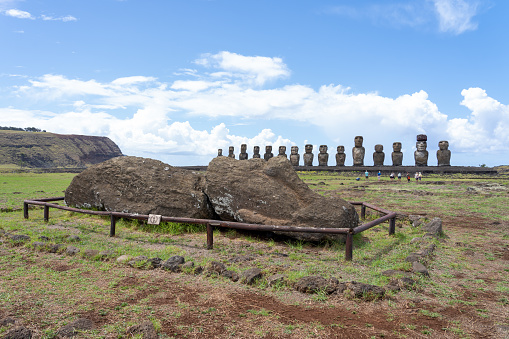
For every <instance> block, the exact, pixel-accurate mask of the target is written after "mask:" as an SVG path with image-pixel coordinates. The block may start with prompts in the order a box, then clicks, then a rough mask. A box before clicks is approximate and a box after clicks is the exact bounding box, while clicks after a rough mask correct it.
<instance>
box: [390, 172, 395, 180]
mask: <svg viewBox="0 0 509 339" xmlns="http://www.w3.org/2000/svg"><path fill="white" fill-rule="evenodd" d="M389 178H391V181H392V180H394V172H392V173H391V175H389Z"/></svg>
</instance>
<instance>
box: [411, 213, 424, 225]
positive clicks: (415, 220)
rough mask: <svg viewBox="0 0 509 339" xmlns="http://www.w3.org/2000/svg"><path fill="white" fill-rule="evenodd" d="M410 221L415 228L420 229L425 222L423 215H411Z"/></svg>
mask: <svg viewBox="0 0 509 339" xmlns="http://www.w3.org/2000/svg"><path fill="white" fill-rule="evenodd" d="M408 219H410V221H411V222H412V226H413V227H419V226H420V225H421V224H422V223H423V222H424V217H423V216H422V215H409V216H408Z"/></svg>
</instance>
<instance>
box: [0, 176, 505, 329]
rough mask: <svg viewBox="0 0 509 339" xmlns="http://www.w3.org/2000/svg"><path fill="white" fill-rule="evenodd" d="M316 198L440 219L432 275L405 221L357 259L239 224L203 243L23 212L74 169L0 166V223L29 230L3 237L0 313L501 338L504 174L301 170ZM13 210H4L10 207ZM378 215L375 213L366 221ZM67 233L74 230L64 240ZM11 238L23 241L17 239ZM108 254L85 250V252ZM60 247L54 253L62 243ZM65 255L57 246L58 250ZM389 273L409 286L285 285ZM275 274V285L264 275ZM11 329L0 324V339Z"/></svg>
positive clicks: (362, 241)
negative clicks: (143, 262) (173, 262)
mask: <svg viewBox="0 0 509 339" xmlns="http://www.w3.org/2000/svg"><path fill="white" fill-rule="evenodd" d="M300 176H301V178H302V179H303V180H304V181H305V182H306V183H307V184H308V185H309V186H310V187H311V188H312V189H313V190H315V191H317V192H318V193H320V194H323V195H331V196H332V195H334V196H336V195H337V196H340V197H342V198H344V199H346V200H349V201H354V200H355V201H365V202H371V203H374V204H376V205H378V206H380V207H383V208H386V209H390V210H394V211H397V212H399V213H402V214H407V215H410V214H419V215H422V216H425V217H426V218H428V219H432V218H434V217H440V218H442V220H443V222H444V236H443V237H442V238H440V239H435V240H432V241H431V243H433V244H435V245H436V250H435V252H434V254H433V256H431V257H429V258H427V260H426V262H425V264H426V266H427V268H428V271H429V274H430V276H429V277H425V276H421V275H416V274H412V273H411V264H410V263H408V262H406V261H405V257H406V256H407V255H408V254H410V253H412V252H415V251H417V250H419V249H420V248H421V246H422V243H420V242H419V241H415V239H416V238H420V237H422V236H423V235H424V231H423V230H422V229H421V228H419V227H412V226H411V224H410V222H409V221H408V220H407V219H405V218H401V219H398V221H397V230H396V235H395V236H389V235H388V231H387V229H388V224H383V225H381V226H378V227H376V228H374V229H371V230H369V231H367V232H364V233H362V234H359V235H356V236H355V239H354V260H353V261H351V262H347V261H345V260H344V245H343V244H342V243H334V242H329V243H324V244H308V243H305V242H299V241H291V240H282V241H277V240H275V239H273V238H270V237H263V238H259V237H256V236H254V235H253V234H239V233H236V232H235V231H227V232H220V231H217V230H216V231H215V232H214V237H215V238H214V249H213V250H206V246H205V245H206V244H205V242H206V237H205V232H204V230H203V229H202V228H201V229H200V228H196V227H192V226H189V225H175V224H165V225H163V226H162V227H159V228H154V227H153V226H151V227H149V226H147V225H144V224H140V223H137V222H130V221H120V222H118V223H117V232H116V234H117V236H116V237H115V238H110V237H108V234H109V219H105V218H100V217H91V216H86V215H81V214H72V213H69V212H63V211H59V210H51V212H50V220H49V222H48V223H45V222H44V221H43V220H42V210H40V209H35V210H31V211H30V218H29V219H28V220H25V219H23V217H22V212H21V211H18V210H17V209H18V208H20V207H21V204H22V201H23V200H24V199H27V198H41V197H52V196H62V195H63V193H62V191H63V190H65V188H66V187H67V185H68V184H69V183H70V181H71V180H72V177H73V174H18V175H16V174H4V175H0V184H1V185H2V186H0V187H2V188H1V189H0V199H1V200H0V207H1V208H2V211H4V212H2V213H1V214H0V220H1V224H0V228H1V229H3V230H4V231H6V232H9V233H10V234H23V235H28V236H30V238H31V240H30V241H29V242H28V243H25V244H15V243H12V242H11V241H10V240H9V239H8V238H7V237H5V236H4V237H3V238H0V241H1V243H0V280H1V283H0V320H1V319H2V318H5V317H8V316H9V317H12V318H15V319H16V320H17V321H18V325H23V326H26V327H27V328H30V329H32V331H33V334H34V337H38V338H55V337H56V333H57V330H58V329H59V328H61V327H62V326H64V325H66V324H68V323H70V322H71V321H74V320H75V319H77V318H79V317H85V318H88V319H91V320H92V321H93V323H94V328H93V329H91V330H89V331H86V332H84V333H80V334H78V335H77V337H78V338H121V337H129V336H128V335H127V334H126V333H127V332H126V331H127V329H128V328H129V327H130V326H133V325H136V324H140V323H142V322H143V321H150V322H151V323H152V324H153V326H154V328H155V329H156V331H157V334H158V336H159V337H160V338H171V337H179V338H180V337H188V338H201V337H206V338H208V337H218V338H227V337H232V338H233V337H235V338H238V337H243V338H260V337H266V338H275V337H277V338H312V337H320V338H426V337H428V338H505V337H508V336H509V287H508V286H509V265H508V263H509V245H508V244H509V181H508V180H507V179H506V178H503V177H501V178H498V179H493V178H483V177H478V176H476V177H474V176H465V175H456V176H449V177H439V176H432V177H427V178H424V180H423V181H422V182H421V183H419V184H417V183H415V182H414V181H411V182H410V183H406V182H401V183H399V182H397V180H396V181H392V182H391V181H390V180H389V179H388V178H382V180H381V181H380V182H379V181H377V180H376V178H374V179H370V180H369V181H366V180H364V179H361V180H360V181H357V180H355V176H348V175H339V174H330V173H301V174H300ZM6 211H12V212H6ZM369 217H375V216H373V215H372V216H369ZM69 235H77V236H79V241H77V242H70V240H68V239H69V238H67V237H68V236H69ZM41 236H45V237H48V238H49V239H50V243H51V244H55V243H59V244H63V245H65V246H76V247H78V248H80V249H81V252H80V254H78V255H75V256H68V255H65V254H62V253H59V251H56V252H57V253H49V252H48V251H47V250H43V251H39V250H34V249H33V248H32V246H31V244H33V243H34V242H36V241H39V240H38V239H39V237H41ZM18 245H19V246H18ZM86 249H88V250H98V251H105V253H107V255H103V256H101V255H98V254H97V253H95V255H91V256H86V255H83V253H84V252H85V250H86ZM61 250H62V249H61ZM61 250H60V251H61ZM120 255H128V256H130V257H135V256H138V255H145V256H147V257H148V258H153V257H159V258H162V259H163V260H166V259H168V258H169V257H170V256H173V255H182V256H184V257H185V259H186V262H193V263H194V265H195V267H196V266H199V265H200V266H204V267H206V266H207V265H208V264H209V263H210V262H211V261H219V262H222V263H224V264H226V265H227V267H228V269H229V270H232V271H235V272H237V273H242V272H243V271H244V270H246V269H248V268H252V267H259V268H260V269H261V270H262V272H263V274H264V276H263V278H262V279H260V280H258V281H257V282H256V283H255V284H254V285H251V286H248V285H244V284H241V283H239V282H233V281H231V280H229V279H226V278H224V277H220V276H219V277H218V276H216V275H214V274H212V275H208V274H200V275H194V274H192V272H193V269H192V268H187V269H184V270H183V272H182V273H169V272H166V271H162V270H160V269H156V270H149V269H137V268H132V267H129V266H127V265H126V264H119V263H117V262H116V260H115V258H117V257H119V256H120ZM389 269H393V270H401V271H402V272H405V273H408V275H409V276H411V277H412V279H414V280H415V281H416V283H415V285H414V286H413V287H412V288H410V289H403V290H402V291H399V292H388V293H387V295H386V297H385V298H384V299H381V300H375V301H370V302H367V301H363V300H362V299H350V298H346V297H345V296H344V295H342V294H331V295H327V294H326V293H316V294H302V293H300V292H296V291H295V290H294V288H293V287H292V285H293V283H294V282H296V281H297V280H298V279H299V278H301V277H303V276H307V275H320V276H323V277H326V278H329V277H335V278H337V279H338V280H339V281H352V280H355V281H358V282H363V283H368V284H374V285H378V286H384V285H386V284H387V283H389V282H390V281H391V279H393V278H392V277H387V276H385V275H382V272H384V271H386V270H389ZM276 273H278V274H283V275H284V276H285V280H284V281H283V282H281V283H278V284H275V285H273V286H269V285H268V280H267V278H268V277H269V276H270V275H273V274H276ZM11 328H12V325H6V326H3V327H1V326H0V337H1V336H2V333H5V332H7V331H8V330H10V329H11Z"/></svg>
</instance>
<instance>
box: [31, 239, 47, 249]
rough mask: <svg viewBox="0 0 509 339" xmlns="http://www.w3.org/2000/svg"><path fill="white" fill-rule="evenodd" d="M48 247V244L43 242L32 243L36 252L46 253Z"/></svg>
mask: <svg viewBox="0 0 509 339" xmlns="http://www.w3.org/2000/svg"><path fill="white" fill-rule="evenodd" d="M46 246H47V244H46V243H43V242H41V241H34V242H33V243H32V247H33V248H34V250H37V251H44V250H45V249H46Z"/></svg>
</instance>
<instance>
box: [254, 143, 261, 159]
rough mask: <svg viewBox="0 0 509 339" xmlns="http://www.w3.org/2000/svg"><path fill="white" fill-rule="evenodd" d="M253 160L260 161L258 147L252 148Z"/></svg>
mask: <svg viewBox="0 0 509 339" xmlns="http://www.w3.org/2000/svg"><path fill="white" fill-rule="evenodd" d="M253 158H254V159H260V146H255V147H253Z"/></svg>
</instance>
